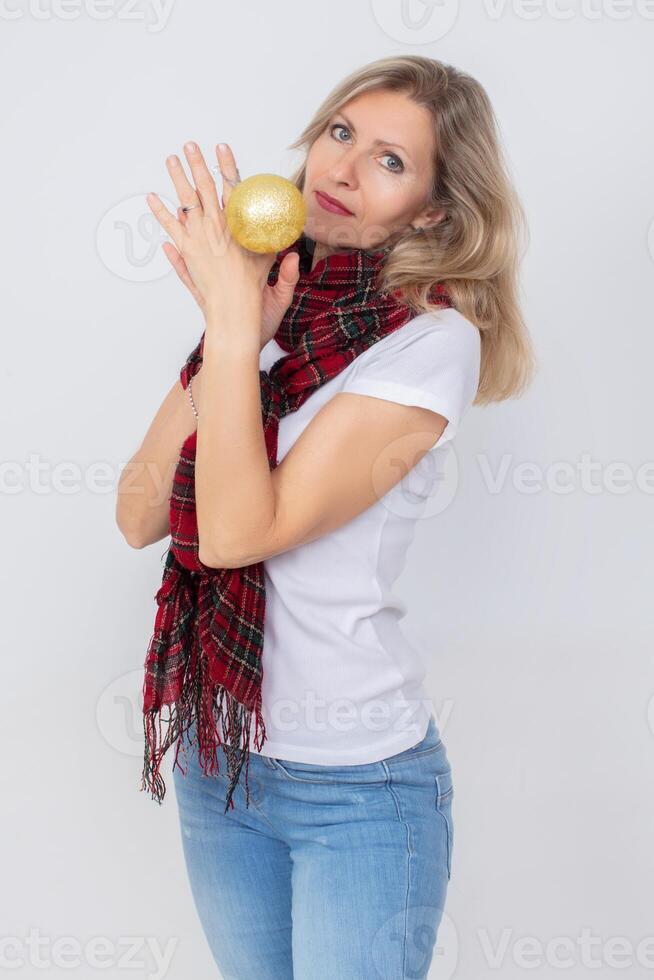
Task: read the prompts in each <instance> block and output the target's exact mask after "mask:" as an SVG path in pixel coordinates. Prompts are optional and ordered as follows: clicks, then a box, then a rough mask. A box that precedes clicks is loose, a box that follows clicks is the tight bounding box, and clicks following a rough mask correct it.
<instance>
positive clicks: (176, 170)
mask: <svg viewBox="0 0 654 980" xmlns="http://www.w3.org/2000/svg"><path fill="white" fill-rule="evenodd" d="M166 169H167V171H168V173H169V174H170V179H171V180H172V182H173V184H174V185H175V191H176V192H177V197H178V198H179V200H180V205H181V206H182V207H190V208H191V210H190V211H188V212H186V213H184V218H185V219H187V221H188V222H189V224H188V230H189V231H192V230H193V229H196V228H198V227H200V225H201V224H202V217H203V214H204V211H203V207H202V201H201V199H200V195H199V194H198V192H197V191H196V189H195V187H194V186H193V184H192V183H191V182H190V180H189V179H188V177H187V176H186V172H185V170H184V167H183V166H182V162H181V160H180V159H179V157H178V156H177V155H176V154H175V153H171V155H170V156H169V157H166ZM193 205H198V206H197V207H193ZM178 214H179V209H178ZM184 224H185V226H186V221H185V222H184Z"/></svg>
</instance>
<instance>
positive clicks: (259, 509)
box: [195, 324, 448, 568]
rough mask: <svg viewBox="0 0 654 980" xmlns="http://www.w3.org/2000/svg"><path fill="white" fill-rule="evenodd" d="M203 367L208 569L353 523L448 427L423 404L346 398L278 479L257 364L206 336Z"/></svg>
mask: <svg viewBox="0 0 654 980" xmlns="http://www.w3.org/2000/svg"><path fill="white" fill-rule="evenodd" d="M241 326H242V324H241ZM203 368H204V369H205V370H206V372H207V374H206V375H205V380H206V382H207V389H206V397H205V400H204V412H203V413H202V416H201V419H200V423H199V425H198V444H197V450H196V465H195V477H196V482H195V493H196V508H197V515H198V531H199V541H200V554H199V557H200V561H202V562H203V564H205V565H207V566H208V567H215V568H241V567H242V566H244V565H250V564H253V563H254V562H257V561H264V560H265V559H266V558H269V557H271V556H273V555H276V554H279V553H280V552H283V551H287V550H289V549H290V548H295V547H297V546H298V545H301V544H306V543H307V542H309V541H312V540H313V539H314V538H317V537H320V536H321V535H323V534H326V533H328V532H329V531H333V530H335V529H336V528H337V527H340V526H341V525H342V524H344V523H346V522H347V521H349V520H352V519H353V518H354V517H356V516H357V515H358V514H360V513H362V512H363V511H364V510H366V509H367V508H368V507H370V506H371V505H372V504H374V503H375V502H376V501H377V500H379V499H380V498H381V497H382V496H383V495H384V494H385V493H387V492H388V491H389V490H390V489H391V488H392V487H393V486H394V485H395V484H396V483H398V482H399V481H400V480H401V479H402V477H403V476H405V475H406V473H407V472H408V471H409V470H411V469H412V468H413V467H414V466H416V465H417V463H419V461H420V460H421V458H422V457H423V456H424V454H425V453H426V452H427V451H428V450H429V449H430V448H431V447H432V446H433V445H434V444H435V443H436V442H437V441H438V440H439V439H440V436H441V435H442V434H443V432H444V430H445V427H446V425H447V423H448V419H447V417H446V416H444V415H441V414H439V413H437V412H436V411H432V410H431V409H428V408H422V407H420V406H418V405H406V404H399V403H396V402H394V401H388V400H386V399H382V398H377V397H371V396H369V395H363V394H354V393H351V392H339V393H338V394H337V395H335V396H334V397H333V398H331V399H330V400H329V401H328V402H327V404H326V405H324V406H323V407H322V408H321V409H320V411H319V412H318V413H317V415H316V416H315V418H313V419H312V421H311V422H310V423H309V425H308V426H307V427H306V429H305V430H304V431H303V432H302V434H301V435H300V437H299V438H298V440H297V441H296V443H295V444H294V445H293V446H292V447H291V449H290V451H289V452H288V453H287V455H286V456H285V457H284V459H283V460H282V462H281V463H280V464H279V465H278V466H277V467H275V468H274V469H273V470H271V469H270V466H269V463H268V458H267V453H266V446H265V439H264V433H263V424H262V417H261V404H260V398H259V394H260V392H259V372H258V368H257V363H256V356H255V355H254V353H253V352H252V351H251V350H249V349H248V348H247V347H246V346H244V345H242V344H240V343H238V341H234V340H231V339H230V338H229V337H226V338H223V339H221V338H218V337H216V336H215V334H214V335H212V334H211V333H210V331H209V330H207V334H206V338H205V348H204V362H203ZM209 379H210V380H209Z"/></svg>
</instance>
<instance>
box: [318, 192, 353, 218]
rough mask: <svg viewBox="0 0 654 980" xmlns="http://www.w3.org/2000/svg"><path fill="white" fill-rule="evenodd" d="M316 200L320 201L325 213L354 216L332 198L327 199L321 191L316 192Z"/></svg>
mask: <svg viewBox="0 0 654 980" xmlns="http://www.w3.org/2000/svg"><path fill="white" fill-rule="evenodd" d="M316 200H317V201H318V204H319V205H320V207H321V208H323V209H324V210H325V211H332V212H333V213H334V214H348V215H351V214H352V212H351V211H348V209H347V208H345V207H343V205H342V204H337V203H336V202H335V201H334V200H333V199H332V198H331V197H327V196H326V195H325V194H323V193H322V192H321V191H316Z"/></svg>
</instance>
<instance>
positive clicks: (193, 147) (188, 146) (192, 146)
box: [184, 143, 197, 153]
mask: <svg viewBox="0 0 654 980" xmlns="http://www.w3.org/2000/svg"><path fill="white" fill-rule="evenodd" d="M184 149H185V150H188V152H189V153H195V151H196V150H197V146H196V145H195V143H185V144H184Z"/></svg>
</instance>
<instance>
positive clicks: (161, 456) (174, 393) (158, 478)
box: [116, 367, 202, 548]
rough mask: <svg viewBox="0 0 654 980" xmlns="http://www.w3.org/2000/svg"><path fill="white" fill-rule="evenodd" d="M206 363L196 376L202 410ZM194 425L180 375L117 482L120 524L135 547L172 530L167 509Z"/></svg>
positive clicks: (196, 397)
mask: <svg viewBox="0 0 654 980" xmlns="http://www.w3.org/2000/svg"><path fill="white" fill-rule="evenodd" d="M201 375H202V367H200V370H199V371H198V372H197V374H196V375H195V377H194V378H193V384H192V390H193V401H194V402H195V407H196V409H197V411H198V415H199V414H200V402H201V390H202V378H201ZM195 428H196V419H195V415H194V414H193V409H192V408H191V401H190V399H189V396H188V392H186V391H185V390H184V388H182V386H181V384H180V382H179V378H178V379H177V380H176V381H175V384H174V385H173V386H172V388H171V389H170V391H169V392H168V394H167V395H166V397H165V398H164V400H163V402H162V404H161V406H160V408H159V410H158V412H157V414H156V415H155V417H154V419H153V420H152V422H151V424H150V427H149V429H148V430H147V432H146V434H145V437H144V439H143V442H142V443H141V446H140V448H139V449H138V451H137V452H136V453H135V454H134V455H133V456H132V458H131V459H130V461H129V462H128V463H127V464H126V466H125V468H124V470H123V471H122V473H121V476H120V480H119V482H118V500H117V503H116V523H117V524H118V527H119V529H120V531H121V532H122V534H123V536H124V538H125V540H126V541H127V543H128V544H129V545H131V546H132V547H133V548H144V547H146V546H147V545H149V544H154V542H155V541H160V540H161V539H162V538H165V537H166V535H168V534H169V533H170V527H169V525H168V519H169V518H168V511H169V501H170V494H171V492H172V485H173V476H174V473H175V467H176V466H177V462H178V460H179V453H180V450H181V448H182V444H183V442H184V441H185V440H186V439H187V438H188V436H189V435H190V434H191V433H192V432H193V431H194V430H195Z"/></svg>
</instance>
